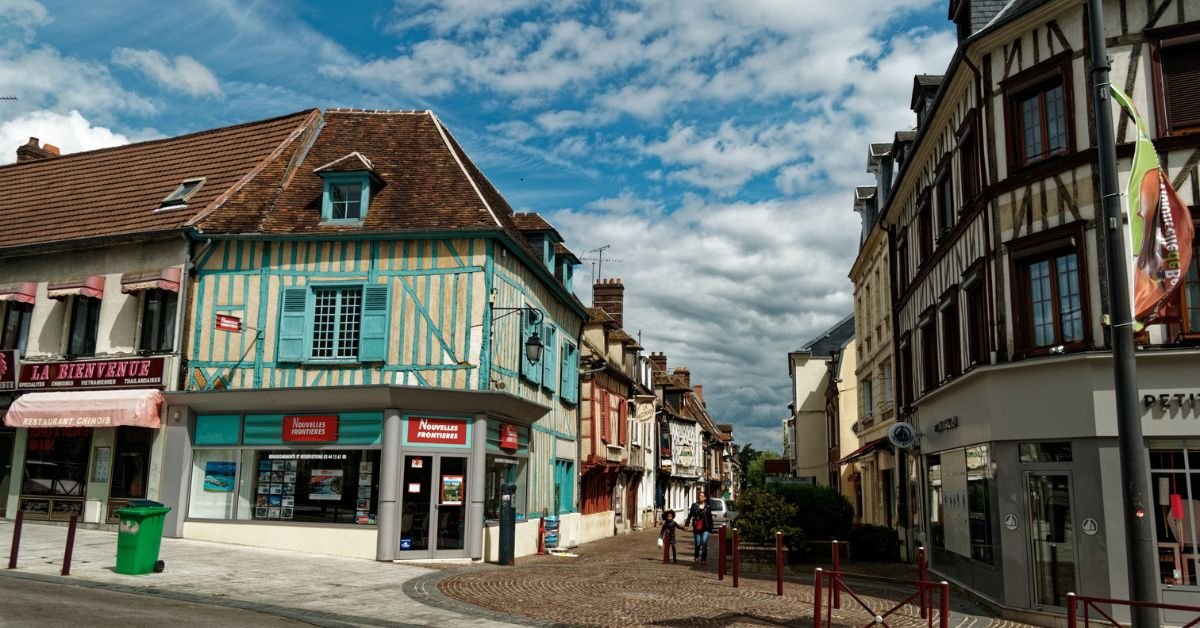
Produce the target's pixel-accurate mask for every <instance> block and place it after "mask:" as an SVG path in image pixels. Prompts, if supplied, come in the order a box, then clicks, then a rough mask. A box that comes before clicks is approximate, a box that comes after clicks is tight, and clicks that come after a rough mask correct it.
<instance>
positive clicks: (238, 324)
mask: <svg viewBox="0 0 1200 628" xmlns="http://www.w3.org/2000/svg"><path fill="white" fill-rule="evenodd" d="M216 327H217V331H229V332H239V331H242V319H241V318H238V317H237V316H233V315H230V314H217V324H216Z"/></svg>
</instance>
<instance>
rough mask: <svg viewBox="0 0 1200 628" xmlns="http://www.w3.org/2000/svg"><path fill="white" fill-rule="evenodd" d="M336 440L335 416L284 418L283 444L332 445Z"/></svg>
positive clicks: (336, 422)
mask: <svg viewBox="0 0 1200 628" xmlns="http://www.w3.org/2000/svg"><path fill="white" fill-rule="evenodd" d="M337 439H338V418H337V416H285V417H283V440H284V442H294V441H305V442H316V443H332V442H334V441H336V440H337Z"/></svg>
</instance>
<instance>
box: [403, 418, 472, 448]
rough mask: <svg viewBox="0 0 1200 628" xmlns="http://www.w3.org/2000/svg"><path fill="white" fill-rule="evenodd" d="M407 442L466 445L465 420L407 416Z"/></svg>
mask: <svg viewBox="0 0 1200 628" xmlns="http://www.w3.org/2000/svg"><path fill="white" fill-rule="evenodd" d="M408 442H409V443H411V444H421V445H466V444H467V422H466V421H465V420H463V419H433V418H429V417H416V416H414V417H409V419H408Z"/></svg>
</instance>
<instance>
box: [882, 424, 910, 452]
mask: <svg viewBox="0 0 1200 628" xmlns="http://www.w3.org/2000/svg"><path fill="white" fill-rule="evenodd" d="M888 441H890V442H891V443H892V445H895V446H896V447H897V448H899V449H910V448H911V447H912V446H913V445H916V444H917V430H916V429H914V428H913V426H912V425H911V424H909V423H906V422H904V421H900V422H899V423H896V424H895V425H893V426H892V428H891V429H890V430H888Z"/></svg>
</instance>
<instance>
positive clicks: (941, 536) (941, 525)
mask: <svg viewBox="0 0 1200 628" xmlns="http://www.w3.org/2000/svg"><path fill="white" fill-rule="evenodd" d="M928 461H929V535H930V537H932V538H931V539H930V540H931V541H932V542H933V544H934V545H935V546H937V547H946V528H945V515H944V511H943V510H942V457H941V456H937V455H934V456H929V457H928Z"/></svg>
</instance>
